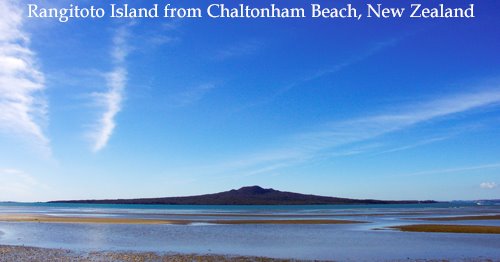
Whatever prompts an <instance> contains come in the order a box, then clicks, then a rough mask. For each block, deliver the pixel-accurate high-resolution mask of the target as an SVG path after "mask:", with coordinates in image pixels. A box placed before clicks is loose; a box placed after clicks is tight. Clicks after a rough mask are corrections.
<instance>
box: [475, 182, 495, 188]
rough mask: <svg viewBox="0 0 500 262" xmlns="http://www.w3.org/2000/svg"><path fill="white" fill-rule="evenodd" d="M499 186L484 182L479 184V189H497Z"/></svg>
mask: <svg viewBox="0 0 500 262" xmlns="http://www.w3.org/2000/svg"><path fill="white" fill-rule="evenodd" d="M497 186H498V185H497V183H495V182H483V183H481V184H479V187H480V188H482V189H493V188H496V187H497Z"/></svg>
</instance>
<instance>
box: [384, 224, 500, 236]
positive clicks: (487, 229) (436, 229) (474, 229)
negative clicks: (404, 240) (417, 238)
mask: <svg viewBox="0 0 500 262" xmlns="http://www.w3.org/2000/svg"><path fill="white" fill-rule="evenodd" d="M389 228H394V229H399V230H401V231H407V232H433V233H477V234H500V227H497V226H471V225H440V224H421V225H404V226H394V227H389Z"/></svg>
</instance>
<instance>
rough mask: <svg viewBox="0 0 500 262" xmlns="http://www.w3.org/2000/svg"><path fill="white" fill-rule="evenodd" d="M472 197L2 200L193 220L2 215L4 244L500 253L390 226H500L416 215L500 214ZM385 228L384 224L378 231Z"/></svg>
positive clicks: (40, 210)
mask: <svg viewBox="0 0 500 262" xmlns="http://www.w3.org/2000/svg"><path fill="white" fill-rule="evenodd" d="M499 213H500V206H475V205H471V204H463V203H462V204H454V203H438V204H416V205H341V206H330V205H321V206H317V205H312V206H184V205H157V206H156V205H155V206H149V205H86V204H47V203H29V204H20V203H2V204H0V214H44V215H48V216H75V217H116V218H143V219H167V220H170V219H187V220H196V221H203V222H197V223H192V224H189V225H166V224H158V225H139V224H135V225H129V224H127V225H124V224H78V223H75V224H69V223H23V222H0V244H3V245H27V246H37V247H48V248H68V249H72V250H80V251H118V250H119V251H153V252H158V253H167V252H177V253H199V254H228V255H251V256H267V257H276V258H295V259H325V260H330V259H331V260H396V259H397V260H399V259H407V258H411V259H451V260H459V259H470V258H474V259H481V258H490V259H500V235H494V234H453V233H415V232H399V231H395V230H390V229H387V228H386V227H388V226H394V225H403V224H417V223H426V224H429V223H446V224H476V225H495V226H500V221H499V220H483V221H480V220H476V221H445V222H442V221H441V222H433V221H421V220H415V219H416V218H423V217H435V216H468V215H489V214H499ZM221 219H231V220H235V219H251V220H255V219H345V220H356V221H363V222H367V223H362V224H333V225H279V224H272V225H268V224H257V225H256V224H244V225H218V224H211V223H210V221H211V220H221ZM374 229H382V230H374Z"/></svg>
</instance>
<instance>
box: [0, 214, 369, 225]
mask: <svg viewBox="0 0 500 262" xmlns="http://www.w3.org/2000/svg"><path fill="white" fill-rule="evenodd" d="M0 221H5V222H32V223H96V224H172V225H188V224H192V223H210V224H223V225H244V224H296V225H301V224H302V225H305V224H353V223H364V222H362V221H352V220H334V219H282V220H281V219H280V220H271V219H265V220H264V219H262V220H258V219H255V220H222V219H221V220H182V219H169V220H164V219H140V218H113V217H61V216H43V215H0Z"/></svg>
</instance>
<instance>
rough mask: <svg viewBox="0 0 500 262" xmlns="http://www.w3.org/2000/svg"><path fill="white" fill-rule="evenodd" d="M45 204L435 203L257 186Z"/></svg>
mask: <svg viewBox="0 0 500 262" xmlns="http://www.w3.org/2000/svg"><path fill="white" fill-rule="evenodd" d="M49 203H86V204H143V205H350V204H420V203H437V202H436V201H433V200H426V201H418V200H401V201H392V200H375V199H350V198H339V197H327V196H317V195H306V194H299V193H292V192H285V191H279V190H274V189H272V188H268V189H264V188H262V187H260V186H248V187H242V188H240V189H238V190H235V189H233V190H230V191H225V192H221V193H215V194H206V195H197V196H184V197H162V198H139V199H103V200H58V201H50V202H49Z"/></svg>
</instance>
